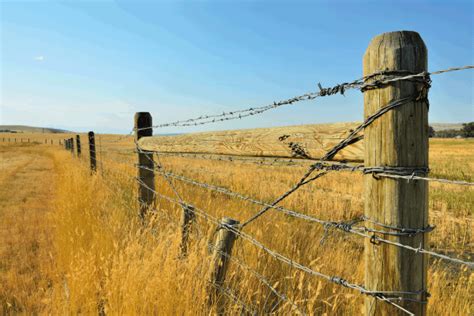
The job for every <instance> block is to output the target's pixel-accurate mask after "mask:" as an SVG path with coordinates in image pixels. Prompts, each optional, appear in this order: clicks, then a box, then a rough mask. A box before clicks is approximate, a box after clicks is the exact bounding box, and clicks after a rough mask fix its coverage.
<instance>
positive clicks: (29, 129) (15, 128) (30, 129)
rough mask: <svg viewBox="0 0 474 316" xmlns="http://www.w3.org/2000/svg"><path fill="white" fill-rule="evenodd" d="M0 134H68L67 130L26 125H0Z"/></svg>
mask: <svg viewBox="0 0 474 316" xmlns="http://www.w3.org/2000/svg"><path fill="white" fill-rule="evenodd" d="M0 131H2V132H5V131H6V132H16V133H54V134H56V133H70V132H69V131H67V130H62V129H57V128H49V127H35V126H27V125H0Z"/></svg>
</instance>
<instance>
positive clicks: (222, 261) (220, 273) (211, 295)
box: [207, 217, 239, 315]
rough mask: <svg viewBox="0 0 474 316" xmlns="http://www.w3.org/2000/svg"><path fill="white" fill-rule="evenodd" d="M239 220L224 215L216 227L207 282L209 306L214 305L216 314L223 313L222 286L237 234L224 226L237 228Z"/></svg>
mask: <svg viewBox="0 0 474 316" xmlns="http://www.w3.org/2000/svg"><path fill="white" fill-rule="evenodd" d="M238 225H239V222H238V221H236V220H234V219H232V218H228V217H224V218H223V219H222V220H221V221H220V224H219V227H218V228H217V229H218V230H219V231H218V234H217V238H216V243H215V245H214V249H213V254H212V261H211V274H210V277H209V284H208V289H207V295H208V304H209V306H212V305H215V306H216V312H217V314H218V315H221V314H223V313H224V308H225V301H224V296H223V294H222V290H223V288H222V286H223V284H224V280H225V276H226V273H227V269H228V267H229V260H230V256H231V254H232V247H233V246H234V241H235V239H236V238H237V235H236V233H235V232H234V231H232V230H230V229H227V228H226V227H229V228H233V229H236V230H237V229H238Z"/></svg>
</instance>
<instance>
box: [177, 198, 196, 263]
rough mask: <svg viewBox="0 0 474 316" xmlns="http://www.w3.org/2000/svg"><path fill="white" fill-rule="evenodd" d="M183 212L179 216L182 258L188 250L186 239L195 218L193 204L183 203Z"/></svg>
mask: <svg viewBox="0 0 474 316" xmlns="http://www.w3.org/2000/svg"><path fill="white" fill-rule="evenodd" d="M182 207H183V213H182V216H181V245H180V250H181V257H182V258H184V257H186V255H187V252H188V239H189V233H190V231H191V227H192V224H193V222H194V220H195V218H196V214H195V213H194V206H192V205H183V206H182Z"/></svg>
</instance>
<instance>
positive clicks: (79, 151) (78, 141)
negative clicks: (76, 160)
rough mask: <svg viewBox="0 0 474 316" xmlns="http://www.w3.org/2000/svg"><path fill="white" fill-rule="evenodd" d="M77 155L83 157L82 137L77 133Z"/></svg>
mask: <svg viewBox="0 0 474 316" xmlns="http://www.w3.org/2000/svg"><path fill="white" fill-rule="evenodd" d="M76 148H77V157H81V137H80V136H79V135H76Z"/></svg>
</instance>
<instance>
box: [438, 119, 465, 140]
mask: <svg viewBox="0 0 474 316" xmlns="http://www.w3.org/2000/svg"><path fill="white" fill-rule="evenodd" d="M429 137H439V138H455V137H463V138H468V137H474V122H469V123H464V124H463V125H462V128H461V129H446V130H443V131H435V130H434V128H433V127H432V126H430V129H429Z"/></svg>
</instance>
